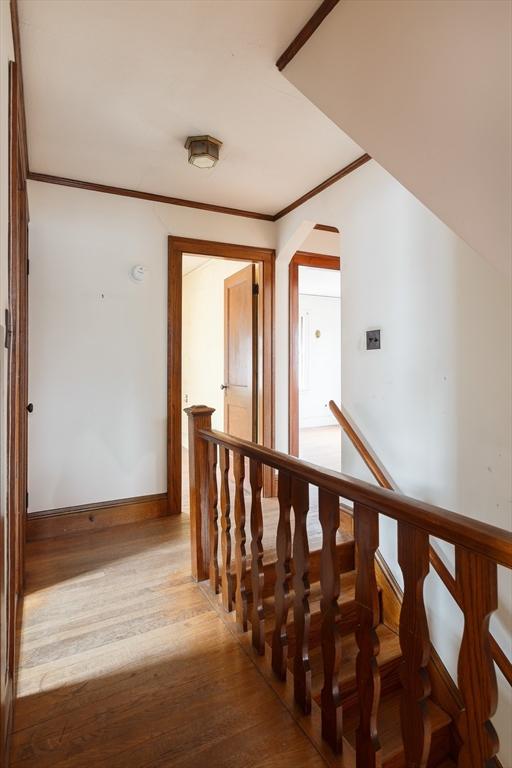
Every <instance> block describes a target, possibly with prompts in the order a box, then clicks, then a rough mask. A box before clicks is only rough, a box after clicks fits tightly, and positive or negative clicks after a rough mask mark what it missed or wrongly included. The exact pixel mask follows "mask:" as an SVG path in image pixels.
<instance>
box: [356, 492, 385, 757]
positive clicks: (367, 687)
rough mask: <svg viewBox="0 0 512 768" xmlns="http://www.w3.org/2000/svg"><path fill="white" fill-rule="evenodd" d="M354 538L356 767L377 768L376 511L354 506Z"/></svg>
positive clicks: (377, 526) (378, 688) (377, 597)
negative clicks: (355, 567) (356, 698)
mask: <svg viewBox="0 0 512 768" xmlns="http://www.w3.org/2000/svg"><path fill="white" fill-rule="evenodd" d="M354 538H355V542H356V552H357V575H356V603H357V610H358V626H357V629H356V641H357V646H358V648H359V652H358V654H357V660H356V678H357V690H358V696H359V726H358V728H357V731H356V756H357V757H356V765H357V768H378V766H380V765H382V752H381V746H380V742H379V738H378V734H377V713H378V708H379V701H380V673H379V668H378V665H377V656H378V654H379V638H378V636H377V632H376V628H377V626H378V624H379V619H380V615H379V613H380V611H379V593H378V589H377V578H376V575H375V552H376V550H377V547H378V546H379V516H378V514H377V512H374V511H373V510H372V509H369V508H368V507H365V506H363V505H362V504H355V505H354Z"/></svg>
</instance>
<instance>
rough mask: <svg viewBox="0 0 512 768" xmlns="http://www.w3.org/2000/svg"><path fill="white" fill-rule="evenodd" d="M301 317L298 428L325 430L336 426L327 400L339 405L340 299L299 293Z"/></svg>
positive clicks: (334, 274) (335, 277)
mask: <svg viewBox="0 0 512 768" xmlns="http://www.w3.org/2000/svg"><path fill="white" fill-rule="evenodd" d="M301 269H302V268H301V267H299V270H301ZM313 271H318V272H320V271H321V270H313ZM325 271H327V270H325ZM333 276H334V279H335V280H336V279H337V273H335V272H334V273H333V275H331V279H332V277H333ZM301 316H304V321H305V325H304V330H305V333H304V344H305V349H304V356H305V366H304V374H305V381H304V386H301V385H300V382H299V427H300V428H301V429H304V428H306V427H325V426H329V425H331V424H336V420H335V419H334V417H333V415H332V414H331V411H330V409H329V400H336V401H337V402H338V401H339V398H340V396H341V381H340V362H341V340H340V336H341V333H340V331H341V326H340V299H339V298H338V297H336V296H314V295H311V294H305V293H301V294H299V317H301ZM317 331H319V332H320V336H318V337H317V336H316V332H317Z"/></svg>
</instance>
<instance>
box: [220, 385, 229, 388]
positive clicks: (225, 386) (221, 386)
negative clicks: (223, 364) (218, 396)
mask: <svg viewBox="0 0 512 768" xmlns="http://www.w3.org/2000/svg"><path fill="white" fill-rule="evenodd" d="M220 388H221V389H227V388H228V385H227V384H221V385H220Z"/></svg>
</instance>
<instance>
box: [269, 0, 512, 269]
mask: <svg viewBox="0 0 512 768" xmlns="http://www.w3.org/2000/svg"><path fill="white" fill-rule="evenodd" d="M511 28H512V4H511V3H510V2H509V1H508V0H507V1H504V0H443V2H425V0H408V1H407V2H403V0H344V2H343V3H339V4H338V5H337V6H336V8H334V10H333V11H332V12H331V13H330V14H329V16H328V18H327V19H326V21H325V22H324V23H323V24H321V25H320V27H319V29H318V30H317V31H316V32H315V34H314V35H313V36H312V37H311V38H310V39H309V40H308V42H307V43H306V45H305V46H304V47H303V48H302V49H301V50H300V51H299V53H298V55H297V56H296V57H295V58H294V59H293V61H291V62H290V64H289V65H288V66H287V67H286V69H285V70H284V72H283V74H284V76H285V77H286V78H287V79H288V80H290V82H292V83H293V84H294V85H295V86H296V87H297V88H298V89H299V90H300V91H301V92H302V93H303V94H305V95H306V96H307V97H308V98H309V99H310V100H311V101H312V102H313V103H314V104H316V106H317V107H319V108H320V109H321V110H322V111H323V112H324V113H325V114H326V115H328V117H330V118H331V120H333V121H334V122H335V123H336V124H337V125H338V126H339V127H340V128H341V129H342V130H343V131H344V132H345V133H347V134H348V135H349V136H350V137H351V138H352V139H353V140H354V141H356V142H357V143H358V144H359V146H361V147H364V149H365V150H366V151H367V152H369V154H370V155H371V156H372V157H373V158H375V160H377V161H378V162H379V163H380V164H381V165H382V166H383V167H385V168H386V169H387V170H388V171H390V173H392V174H393V176H394V177H395V178H397V179H399V180H400V181H401V182H402V184H404V185H405V186H406V187H407V188H408V189H409V190H410V191H411V192H412V193H413V194H414V195H416V196H417V197H418V198H419V199H420V200H422V201H423V202H424V203H425V205H427V206H428V207H429V208H430V209H431V210H432V211H434V212H435V213H437V215H438V216H439V217H440V218H441V219H442V220H443V221H445V222H446V224H447V225H448V226H450V227H451V228H452V229H453V230H454V231H455V232H457V234H458V235H459V236H460V237H462V238H463V239H464V240H465V241H466V242H468V243H469V244H470V245H471V247H473V248H474V249H475V250H476V251H477V252H478V253H481V254H483V255H484V256H485V257H486V258H487V259H489V261H491V262H492V263H494V264H495V265H497V266H499V268H500V269H501V270H502V271H504V272H507V273H508V275H509V276H510V273H511V250H512V223H511V217H510V211H511V209H512V178H511V173H510V169H511V165H512V120H511V118H512V36H511ZM320 221H322V222H325V223H329V224H333V223H334V224H335V222H334V221H332V220H331V219H330V218H327V217H325V214H324V218H323V219H320Z"/></svg>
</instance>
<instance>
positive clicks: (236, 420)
mask: <svg viewBox="0 0 512 768" xmlns="http://www.w3.org/2000/svg"><path fill="white" fill-rule="evenodd" d="M255 275H256V272H255V265H254V264H250V265H249V266H248V267H244V269H241V270H240V271H239V272H237V273H236V274H234V275H231V277H228V278H227V279H226V280H225V281H224V383H223V385H222V386H223V388H224V430H225V431H226V432H227V433H228V434H230V435H234V436H235V437H241V438H243V439H244V440H253V441H255V442H256V441H257V439H258V435H257V431H258V430H257V423H258V413H257V401H258V397H257V393H258V387H257V376H258V364H257V346H258V296H257V287H256V279H255Z"/></svg>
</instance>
